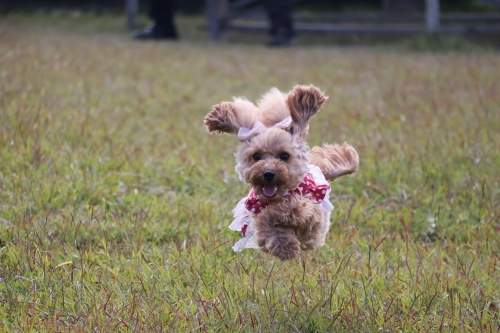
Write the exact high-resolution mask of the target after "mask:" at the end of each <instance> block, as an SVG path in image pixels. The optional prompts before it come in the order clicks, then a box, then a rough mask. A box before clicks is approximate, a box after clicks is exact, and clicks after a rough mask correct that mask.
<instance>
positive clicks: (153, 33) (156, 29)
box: [132, 23, 179, 40]
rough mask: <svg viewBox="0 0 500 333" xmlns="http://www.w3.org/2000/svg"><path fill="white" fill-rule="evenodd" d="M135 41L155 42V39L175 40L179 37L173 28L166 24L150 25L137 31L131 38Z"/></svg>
mask: <svg viewBox="0 0 500 333" xmlns="http://www.w3.org/2000/svg"><path fill="white" fill-rule="evenodd" d="M132 38H133V39H135V40H155V39H171V40H177V39H179V36H178V35H177V31H176V29H175V26H173V25H170V26H169V25H167V24H158V23H151V24H150V25H148V26H147V27H145V28H144V29H142V30H140V31H137V32H136V33H134V35H133V36H132Z"/></svg>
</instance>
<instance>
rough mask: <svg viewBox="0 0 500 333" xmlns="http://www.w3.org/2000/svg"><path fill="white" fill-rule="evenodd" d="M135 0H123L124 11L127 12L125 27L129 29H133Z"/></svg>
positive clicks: (136, 7)
mask: <svg viewBox="0 0 500 333" xmlns="http://www.w3.org/2000/svg"><path fill="white" fill-rule="evenodd" d="M137 10H138V5H137V0H125V12H126V14H127V28H128V29H129V30H133V29H135V23H136V18H137Z"/></svg>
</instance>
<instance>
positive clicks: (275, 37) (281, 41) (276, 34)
mask: <svg viewBox="0 0 500 333" xmlns="http://www.w3.org/2000/svg"><path fill="white" fill-rule="evenodd" d="M265 3H266V11H267V16H268V18H269V23H270V24H271V28H270V30H269V34H270V35H271V38H270V39H269V41H268V43H267V45H268V46H288V45H291V44H292V43H293V42H294V40H295V31H294V29H293V21H292V1H291V0H266V1H265Z"/></svg>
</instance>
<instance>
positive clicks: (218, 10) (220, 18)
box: [205, 0, 228, 40]
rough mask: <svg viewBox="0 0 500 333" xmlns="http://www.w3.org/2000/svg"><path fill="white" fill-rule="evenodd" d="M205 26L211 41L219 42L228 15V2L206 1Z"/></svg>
mask: <svg viewBox="0 0 500 333" xmlns="http://www.w3.org/2000/svg"><path fill="white" fill-rule="evenodd" d="M205 4H206V7H207V8H206V10H207V25H208V31H209V33H210V37H211V38H212V40H221V39H222V37H223V35H224V25H225V23H226V17H227V13H228V0H206V1H205Z"/></svg>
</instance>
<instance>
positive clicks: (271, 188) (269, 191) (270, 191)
mask: <svg viewBox="0 0 500 333" xmlns="http://www.w3.org/2000/svg"><path fill="white" fill-rule="evenodd" d="M277 189H278V186H277V185H266V186H264V195H265V196H266V197H272V196H273V195H274V193H276V190H277Z"/></svg>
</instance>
